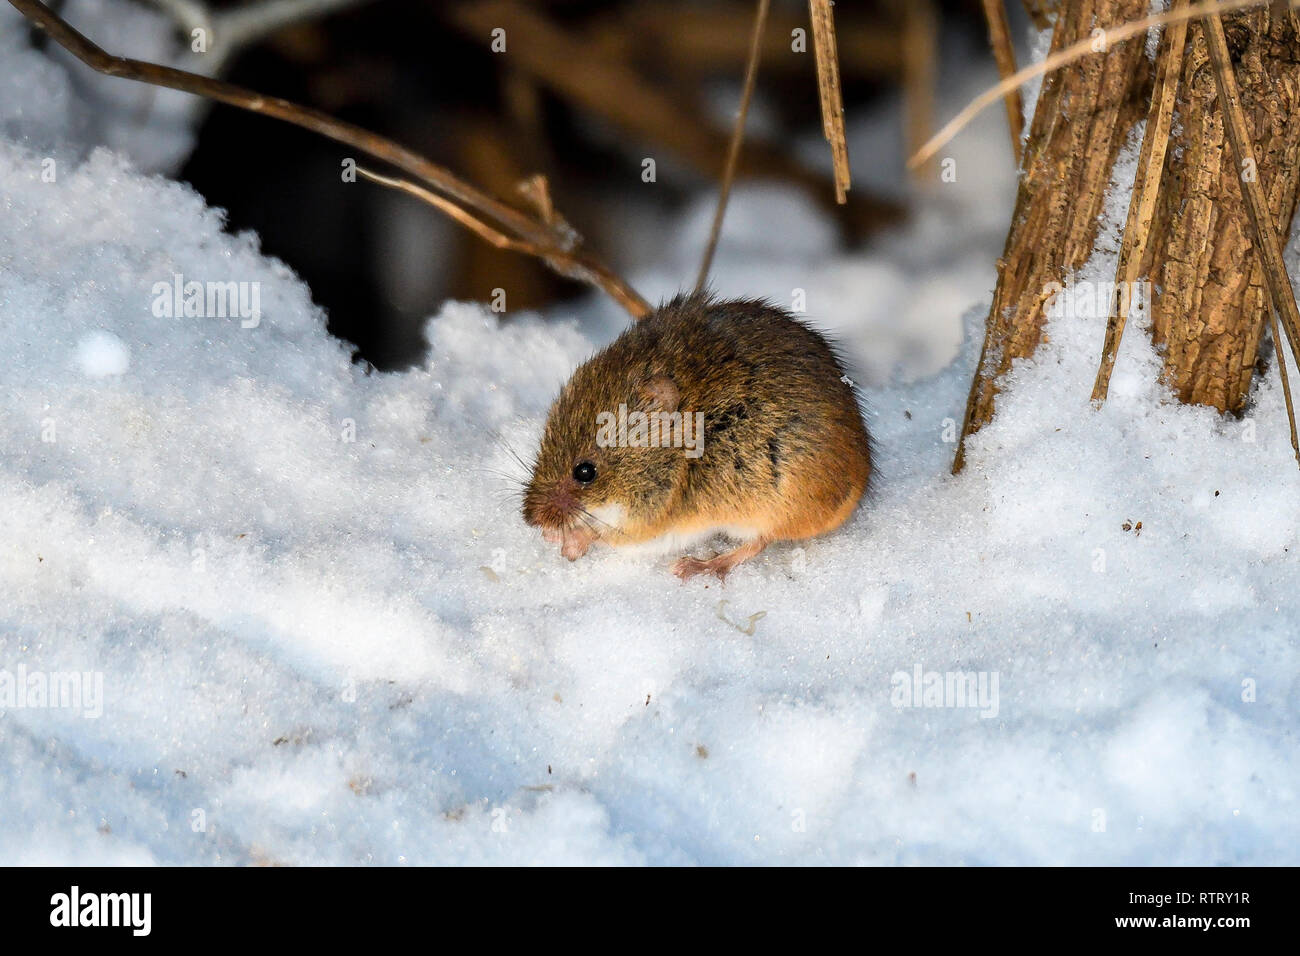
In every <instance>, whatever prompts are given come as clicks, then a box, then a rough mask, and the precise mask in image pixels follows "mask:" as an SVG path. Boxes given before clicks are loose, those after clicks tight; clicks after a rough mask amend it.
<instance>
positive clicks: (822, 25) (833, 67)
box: [808, 0, 850, 204]
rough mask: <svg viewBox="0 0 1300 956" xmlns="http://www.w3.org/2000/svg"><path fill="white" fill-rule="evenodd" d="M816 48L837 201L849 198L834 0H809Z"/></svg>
mask: <svg viewBox="0 0 1300 956" xmlns="http://www.w3.org/2000/svg"><path fill="white" fill-rule="evenodd" d="M808 9H809V13H810V17H811V21H812V35H813V51H814V53H815V55H816V57H817V92H818V94H819V95H820V97H821V104H822V131H823V132H824V133H825V134H826V140H827V142H829V143H830V144H831V159H832V160H833V162H834V164H835V201H836V202H838V203H841V204H843V203H846V202H848V198H849V197H848V191H849V186H850V177H849V144H848V140H847V138H846V137H845V133H844V96H843V94H842V93H841V91H840V58H839V54H838V53H837V51H836V49H835V15H834V14H833V13H831V0H808Z"/></svg>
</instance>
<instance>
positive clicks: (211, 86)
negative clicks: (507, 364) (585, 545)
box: [9, 0, 650, 319]
mask: <svg viewBox="0 0 1300 956" xmlns="http://www.w3.org/2000/svg"><path fill="white" fill-rule="evenodd" d="M9 2H10V3H11V4H12V5H13V6H14V7H16V8H17V9H18V11H19V12H20V13H22V14H23V16H25V17H26V18H27V19H28V20H29V21H31V22H32V23H33V24H34V25H35V26H36V27H38V28H39V29H41V30H44V31H45V32H46V33H47V34H48V35H49V37H50V39H52V40H54V42H56V43H58V44H59V45H60V46H61V47H63V48H64V49H65V50H67V51H68V52H69V53H71V54H72V55H73V56H75V57H76V58H77V59H79V60H81V61H82V62H83V63H85V64H86V65H87V66H89V67H90V68H91V69H93V70H96V71H98V72H100V73H103V74H105V75H107V76H118V77H122V78H124V79H128V80H136V81H138V82H141V83H149V84H152V85H154V86H163V87H167V88H168V89H174V90H181V91H183V92H186V93H194V94H196V95H199V96H205V97H208V98H209V99H213V100H216V101H217V102H220V103H226V104H228V105H230V106H235V107H238V108H239V109H243V110H248V111H250V112H253V113H259V114H261V115H264V116H270V117H273V118H275V119H279V120H283V121H284V122H287V123H292V124H294V125H295V126H301V127H302V128H304V129H308V130H311V131H312V132H314V133H318V134H320V135H321V136H324V137H326V138H328V139H332V140H334V141H335V142H337V143H343V144H344V145H346V146H350V147H352V148H354V149H356V150H358V151H360V152H362V153H366V154H367V155H369V156H372V157H374V158H375V159H378V160H381V161H383V162H386V163H390V164H392V165H393V166H396V167H397V168H399V169H401V170H403V171H404V172H405V173H407V174H408V175H410V176H412V177H414V178H415V179H418V180H420V181H422V182H424V183H426V184H428V185H429V186H431V187H433V188H434V189H436V190H438V191H439V192H441V193H444V194H445V195H446V197H447V198H448V200H449V201H451V203H452V204H453V205H455V206H457V207H458V208H460V209H462V210H464V211H465V212H466V213H467V214H470V215H471V217H472V218H474V219H475V220H476V221H480V222H489V221H490V222H495V223H496V224H497V226H496V227H495V228H496V229H497V231H498V232H500V233H501V234H503V235H509V236H513V237H515V241H518V242H521V243H523V244H525V245H526V246H527V247H529V248H536V249H538V250H543V251H544V254H543V252H537V253H534V254H535V255H538V256H539V258H542V259H543V260H544V261H545V262H546V263H547V264H548V265H549V266H550V267H551V268H552V269H554V270H555V271H556V272H559V273H560V274H561V275H564V276H567V277H568V278H572V279H578V280H580V281H583V282H587V283H589V284H591V285H594V286H597V287H598V288H600V289H603V290H604V291H605V292H606V293H608V294H609V295H610V296H611V297H613V298H614V299H615V300H617V301H618V302H619V304H620V305H622V306H623V307H624V308H625V309H627V311H628V312H629V313H631V315H632V317H633V318H638V319H639V318H641V317H642V316H643V315H646V314H647V313H648V312H649V311H650V306H649V304H648V303H647V302H646V301H645V300H644V299H643V298H641V296H639V295H638V294H637V293H636V291H635V290H634V289H632V287H631V286H629V285H628V284H627V283H626V282H625V281H624V280H623V279H621V278H620V277H618V276H617V275H615V273H614V272H613V271H612V270H611V269H610V268H609V267H608V266H606V265H605V264H604V263H602V262H600V261H599V260H598V259H596V258H595V257H594V256H592V255H590V254H589V253H586V252H583V251H581V250H580V249H579V244H580V241H579V239H578V237H577V235H576V233H574V232H573V231H572V230H571V229H568V228H563V227H561V225H559V224H548V223H544V222H539V221H538V220H536V219H534V218H532V217H531V216H528V215H526V214H524V213H522V212H520V211H519V210H518V209H515V208H513V207H511V206H508V205H506V204H505V203H503V202H501V200H499V199H496V198H494V197H492V196H490V195H488V194H487V193H485V192H483V191H481V190H479V189H477V188H475V187H474V186H472V185H470V184H469V183H468V182H466V181H465V180H463V179H461V178H460V177H458V176H457V175H456V174H455V173H453V172H452V171H451V170H449V169H447V168H445V167H443V166H439V165H438V164H437V163H434V162H431V161H430V160H428V159H425V158H424V157H423V156H421V155H420V154H419V153H416V152H414V151H413V150H410V149H407V148H406V147H405V146H401V145H399V144H398V143H395V142H393V141H392V140H390V139H387V138H386V137H383V136H380V135H378V134H377V133H372V132H370V131H369V130H366V129H362V128H361V127H359V126H354V125H352V124H351V123H345V122H343V121H342V120H338V119H335V118H334V117H332V116H330V115H329V114H328V113H323V112H321V111H320V110H315V109H311V108H310V107H306V106H299V105H297V104H296V103H291V102H289V101H288V100H284V99H280V98H278V97H269V96H263V95H261V94H260V93H256V92H254V91H252V90H247V89H244V88H243V87H239V86H235V85H234V84H232V83H226V82H224V81H222V80H216V79H212V78H210V77H206V76H200V75H198V74H197V73H188V72H186V71H185V70H177V69H174V68H172V67H168V66H161V65H159V64H157V63H148V62H145V61H143V60H132V59H128V58H127V57H121V56H111V55H109V54H108V53H106V52H104V50H103V49H101V48H100V47H98V46H96V45H95V44H94V43H93V42H92V41H91V40H89V39H87V38H86V37H85V36H83V35H82V34H80V33H78V32H77V31H76V30H75V29H74V28H73V27H72V26H70V25H69V24H68V22H67V21H66V20H64V19H63V18H62V17H60V16H59V15H58V14H56V13H54V12H53V11H52V10H50V9H49V7H47V6H45V4H43V3H41V2H40V0H9Z"/></svg>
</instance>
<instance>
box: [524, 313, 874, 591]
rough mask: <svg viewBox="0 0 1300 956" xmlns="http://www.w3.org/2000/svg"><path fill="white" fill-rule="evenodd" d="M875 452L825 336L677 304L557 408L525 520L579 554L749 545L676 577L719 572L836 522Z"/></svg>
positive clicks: (847, 510)
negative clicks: (709, 541)
mask: <svg viewBox="0 0 1300 956" xmlns="http://www.w3.org/2000/svg"><path fill="white" fill-rule="evenodd" d="M870 474H871V448H870V439H869V438H868V436H867V429H866V426H865V425H864V424H863V421H862V415H861V413H860V411H859V410H858V404H857V401H856V399H855V398H854V395H853V390H852V387H851V385H850V384H848V382H847V379H846V378H845V373H844V369H843V367H842V366H841V365H840V362H839V360H838V358H837V357H836V355H835V353H834V351H833V350H832V349H831V347H830V345H829V344H828V343H827V342H826V340H825V339H824V338H822V336H821V335H819V334H818V333H817V332H814V331H813V330H812V329H810V328H808V327H807V326H805V325H803V324H801V323H800V322H798V321H796V320H795V319H794V318H792V317H791V316H790V315H789V314H787V313H786V312H784V311H782V310H781V309H778V308H775V307H773V306H771V305H769V304H767V303H765V302H761V301H735V302H721V301H717V300H715V299H713V298H711V297H709V296H702V295H692V296H678V297H677V298H676V299H674V300H673V301H671V302H669V303H668V304H667V305H665V306H662V307H661V308H659V309H657V310H655V311H654V312H652V313H650V314H649V315H647V316H646V317H645V318H643V319H641V320H640V321H639V322H637V323H636V324H635V325H633V326H632V327H630V328H629V329H628V330H627V331H626V332H624V333H623V334H622V335H621V336H619V337H618V339H616V340H615V341H614V342H613V343H612V344H611V345H609V346H607V347H606V348H605V349H603V350H602V351H600V352H599V353H597V354H596V355H595V356H593V357H592V358H590V359H588V360H587V361H586V362H584V363H583V364H582V365H580V366H579V367H578V369H577V371H575V372H574V373H573V377H572V378H571V379H570V380H569V382H568V384H567V385H565V386H564V389H563V390H562V391H561V392H560V395H559V397H558V398H557V399H556V400H555V403H554V404H553V405H552V406H551V410H550V414H549V415H548V417H547V420H546V430H545V432H544V434H543V436H542V442H541V448H540V449H539V450H538V453H537V458H536V461H535V463H534V465H533V474H532V479H531V480H530V481H529V482H528V486H527V488H526V490H525V493H524V508H523V511H524V520H525V521H527V522H528V523H529V524H530V525H534V526H537V527H540V528H541V529H542V532H543V534H544V536H545V537H546V538H547V540H550V541H555V542H558V543H560V545H561V550H562V553H563V554H564V556H565V557H566V558H568V559H569V560H570V561H573V560H576V559H577V558H579V557H581V556H582V555H584V554H586V552H587V549H588V548H589V547H590V546H591V544H592V543H593V542H594V541H596V540H597V539H599V540H601V541H605V542H607V543H609V544H612V545H627V544H635V543H639V542H645V541H650V540H652V539H663V540H664V541H665V542H666V543H668V544H669V545H670V546H671V545H674V544H677V545H684V544H686V543H687V542H688V541H692V540H694V541H698V540H702V539H705V538H707V537H709V536H711V535H712V534H714V533H716V532H722V533H724V534H726V535H728V536H729V537H732V538H735V539H738V540H739V541H741V542H743V543H742V544H741V545H740V546H739V547H737V548H736V549H735V550H734V551H729V552H727V553H726V554H720V555H717V556H716V557H713V558H709V559H707V560H702V559H699V558H692V557H684V558H681V559H679V560H678V561H677V562H676V563H675V564H674V565H673V573H674V574H676V575H678V576H679V577H681V578H682V579H686V578H689V577H691V576H692V575H694V574H699V573H702V572H709V573H712V574H716V575H717V576H718V577H719V578H724V577H726V575H727V573H728V572H729V571H730V570H731V569H732V568H734V567H735V566H736V565H737V564H739V563H741V562H742V561H745V560H747V559H749V558H752V557H753V556H754V555H756V554H758V553H759V552H760V551H762V550H763V549H764V548H765V547H767V545H768V544H770V543H772V542H773V541H783V540H798V539H802V538H811V537H813V536H815V535H819V534H823V533H825V532H827V531H831V530H832V529H834V528H837V527H839V525H841V524H842V523H843V522H844V520H845V519H846V518H848V516H849V515H850V514H852V512H853V509H854V507H855V506H856V505H857V503H858V500H859V499H860V498H861V497H862V493H863V491H864V490H865V489H866V487H867V479H868V477H869V476H870Z"/></svg>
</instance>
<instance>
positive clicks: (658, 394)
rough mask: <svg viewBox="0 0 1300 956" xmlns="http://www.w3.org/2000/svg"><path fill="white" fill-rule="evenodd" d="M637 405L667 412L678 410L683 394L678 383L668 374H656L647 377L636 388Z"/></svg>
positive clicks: (649, 409)
mask: <svg viewBox="0 0 1300 956" xmlns="http://www.w3.org/2000/svg"><path fill="white" fill-rule="evenodd" d="M636 397H637V400H638V401H637V405H638V407H639V408H640V409H641V410H642V411H647V412H666V413H669V414H671V413H672V412H675V411H677V406H678V404H680V403H681V400H682V396H681V393H680V392H679V391H678V390H677V383H676V382H674V381H673V380H672V379H671V378H669V377H668V376H667V375H655V376H652V377H650V378H647V379H645V380H644V381H643V382H641V384H640V385H638V386H637V389H636Z"/></svg>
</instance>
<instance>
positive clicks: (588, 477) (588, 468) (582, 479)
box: [573, 461, 596, 485]
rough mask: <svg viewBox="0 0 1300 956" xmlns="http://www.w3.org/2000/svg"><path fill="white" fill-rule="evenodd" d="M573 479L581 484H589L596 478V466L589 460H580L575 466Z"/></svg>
mask: <svg viewBox="0 0 1300 956" xmlns="http://www.w3.org/2000/svg"><path fill="white" fill-rule="evenodd" d="M573 480H574V481H576V482H577V483H578V484H580V485H589V484H591V483H592V482H593V481H595V480H596V466H595V465H593V464H592V463H591V462H589V461H580V462H578V464H576V465H574V466H573Z"/></svg>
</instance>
